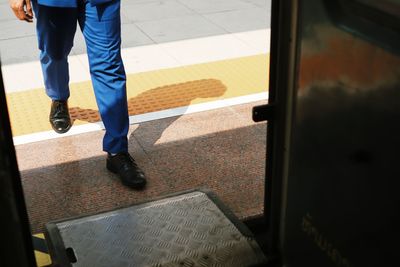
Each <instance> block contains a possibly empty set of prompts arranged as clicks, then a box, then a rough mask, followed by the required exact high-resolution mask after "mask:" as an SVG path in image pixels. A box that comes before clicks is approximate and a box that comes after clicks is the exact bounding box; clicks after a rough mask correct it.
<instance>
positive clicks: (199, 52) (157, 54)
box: [2, 29, 270, 93]
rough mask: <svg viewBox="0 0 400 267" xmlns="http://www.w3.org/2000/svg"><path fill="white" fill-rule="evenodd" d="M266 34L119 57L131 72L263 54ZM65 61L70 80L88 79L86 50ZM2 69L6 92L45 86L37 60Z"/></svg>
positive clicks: (157, 47)
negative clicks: (67, 64)
mask: <svg viewBox="0 0 400 267" xmlns="http://www.w3.org/2000/svg"><path fill="white" fill-rule="evenodd" d="M269 38H270V31H269V29H263V30H256V31H248V32H241V33H240V34H238V33H233V34H224V35H217V36H209V37H205V38H196V39H190V40H182V41H176V42H169V43H162V44H153V45H147V46H138V47H131V48H125V49H122V58H123V60H124V65H125V70H126V73H127V74H132V73H139V72H146V71H154V70H159V69H167V68H175V67H181V66H185V65H191V64H200V63H206V62H212V61H218V60H226V59H232V58H239V57H245V56H251V55H259V54H265V53H268V52H269ZM38 56H39V51H38ZM68 61H69V69H70V83H76V82H83V81H89V80H90V74H89V65H88V62H87V55H86V54H83V55H71V56H70V57H69V59H68ZM2 72H3V80H4V86H5V89H6V93H10V92H16V91H26V90H30V89H34V88H42V87H43V86H44V85H43V78H42V71H41V68H40V63H39V61H34V62H27V63H20V64H11V65H3V66H2ZM21 75H22V76H23V77H24V79H22V80H21Z"/></svg>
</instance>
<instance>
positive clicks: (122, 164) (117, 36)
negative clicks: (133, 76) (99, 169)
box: [79, 0, 146, 188]
mask: <svg viewBox="0 0 400 267" xmlns="http://www.w3.org/2000/svg"><path fill="white" fill-rule="evenodd" d="M79 24H80V26H81V29H82V32H83V35H84V36H85V41H86V47H87V53H88V57H89V65H90V74H91V77H92V83H93V88H94V92H95V96H96V101H97V105H98V107H99V112H100V115H101V118H102V120H103V123H104V126H105V128H106V133H105V136H104V139H103V150H104V151H106V152H108V153H109V155H108V158H107V168H108V169H109V170H110V171H112V172H115V173H118V174H119V176H120V178H121V180H122V182H123V183H124V184H126V185H128V186H131V187H134V188H141V187H143V186H144V185H145V183H146V180H145V178H144V174H143V172H142V171H141V170H140V169H139V168H138V166H137V165H136V163H135V162H134V160H133V159H132V158H131V157H130V156H129V154H128V137H127V135H128V130H129V115H128V106H127V99H126V75H125V70H124V65H123V63H122V58H121V19H120V0H114V1H111V2H108V3H105V4H100V5H97V6H92V5H91V4H90V2H88V1H85V0H83V1H81V2H80V6H79ZM113 155H115V156H113Z"/></svg>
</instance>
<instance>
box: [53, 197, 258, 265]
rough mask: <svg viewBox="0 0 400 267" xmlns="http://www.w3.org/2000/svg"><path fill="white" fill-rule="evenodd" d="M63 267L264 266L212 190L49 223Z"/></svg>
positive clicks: (253, 245) (55, 259) (55, 255)
mask: <svg viewBox="0 0 400 267" xmlns="http://www.w3.org/2000/svg"><path fill="white" fill-rule="evenodd" d="M46 228H47V233H46V234H47V240H48V242H49V248H50V254H51V256H52V260H53V262H54V263H56V264H59V265H61V266H74V267H75V266H83V267H89V266H96V267H101V266H104V267H112V266H118V267H125V266H134V267H141V266H154V267H161V266H162V267H164V266H165V267H167V266H179V267H183V266H184V267H189V266H190V267H191V266H193V267H194V266H202V267H209V266H216V267H217V266H218V267H223V266H227V267H235V266H261V265H263V263H265V258H264V256H263V254H262V252H261V250H260V248H259V247H258V245H257V243H256V242H255V241H254V239H253V238H252V236H251V233H250V232H249V231H248V230H247V228H246V227H245V226H244V225H243V224H242V223H241V222H240V221H239V220H237V219H236V218H235V217H234V216H233V214H232V213H230V212H229V211H228V210H227V209H226V208H225V207H223V205H222V204H221V203H220V201H218V199H216V197H215V196H214V195H213V194H212V193H210V192H202V191H194V192H190V193H185V194H181V195H177V196H172V197H168V198H164V199H162V200H157V201H152V202H148V203H145V204H140V205H135V206H132V207H128V208H123V209H119V210H116V211H111V212H106V213H102V214H98V215H93V216H87V217H82V218H78V219H72V220H68V221H59V222H53V223H49V224H47V226H46Z"/></svg>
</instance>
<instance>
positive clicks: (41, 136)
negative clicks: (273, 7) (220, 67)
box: [13, 92, 268, 145]
mask: <svg viewBox="0 0 400 267" xmlns="http://www.w3.org/2000/svg"><path fill="white" fill-rule="evenodd" d="M267 99H268V93H267V92H265V93H258V94H251V95H246V96H239V97H233V98H228V99H223V100H216V101H212V102H206V103H200V104H194V105H190V106H186V107H179V108H173V109H167V110H162V111H156V112H150V113H145V114H140V115H135V116H130V117H129V123H130V124H136V123H142V122H147V121H152V120H158V119H164V118H169V117H175V116H181V115H184V114H191V113H196V112H201V111H207V110H213V109H218V108H224V107H229V106H234V105H239V104H246V103H251V102H255V101H260V100H267ZM99 130H104V125H103V123H102V122H98V123H88V124H84V125H78V126H73V127H72V128H71V130H70V131H69V132H68V133H65V134H57V133H55V132H54V131H46V132H40V133H33V134H27V135H21V136H16V137H14V138H13V139H14V145H23V144H29V143H33V142H39V141H44V140H50V139H55V138H60V137H66V136H73V135H78V134H82V133H88V132H94V131H99Z"/></svg>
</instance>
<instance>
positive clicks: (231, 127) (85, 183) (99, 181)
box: [16, 102, 266, 233]
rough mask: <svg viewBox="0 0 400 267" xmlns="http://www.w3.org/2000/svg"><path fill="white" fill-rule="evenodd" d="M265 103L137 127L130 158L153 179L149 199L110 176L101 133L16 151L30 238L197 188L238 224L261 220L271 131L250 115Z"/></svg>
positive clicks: (143, 124) (132, 137)
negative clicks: (55, 223) (59, 224)
mask: <svg viewBox="0 0 400 267" xmlns="http://www.w3.org/2000/svg"><path fill="white" fill-rule="evenodd" d="M262 103H264V102H256V103H251V104H245V105H238V106H231V107H226V108H222V109H216V110H211V111H206V112H200V113H194V114H188V115H183V116H178V117H171V118H167V119H160V120H155V121H150V122H145V123H140V124H135V125H132V126H131V129H130V138H129V145H130V147H129V150H130V152H131V154H132V155H133V156H134V158H135V159H136V160H137V162H138V164H139V165H140V166H141V167H142V168H143V169H144V171H145V173H146V174H147V176H148V187H147V189H146V190H144V191H133V190H130V189H128V188H126V187H124V186H123V185H122V184H121V183H120V181H119V180H118V178H117V177H116V176H115V175H113V174H111V173H109V172H108V171H107V170H106V168H105V155H104V153H103V152H102V151H101V141H102V136H103V132H102V131H96V132H90V133H85V134H80V135H76V136H68V137H63V138H58V139H52V140H46V141H42V142H36V143H30V144H24V145H19V146H16V150H17V158H18V164H19V168H20V170H21V175H22V182H23V187H24V192H25V200H26V204H27V207H28V213H29V217H30V221H31V227H32V232H33V233H38V232H42V231H43V226H44V224H45V223H46V222H48V221H51V220H55V219H61V218H68V217H71V216H77V215H83V214H91V213H94V212H98V211H105V210H110V209H113V208H117V207H123V206H127V205H130V204H133V203H138V202H142V201H145V200H150V199H153V198H154V197H156V196H161V195H165V194H169V193H174V192H178V191H181V190H186V189H192V188H196V187H208V188H210V189H211V190H212V191H214V192H215V193H216V194H217V195H218V196H219V198H221V200H222V201H223V202H224V203H225V204H226V205H227V206H228V207H229V208H230V209H231V210H232V211H233V212H234V213H235V214H236V215H237V216H238V217H239V218H242V219H243V218H248V217H252V216H256V215H258V214H261V213H262V211H263V191H264V169H265V156H266V153H265V151H266V124H265V123H260V124H255V123H253V122H252V121H251V108H252V107H253V106H254V105H258V104H262Z"/></svg>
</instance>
